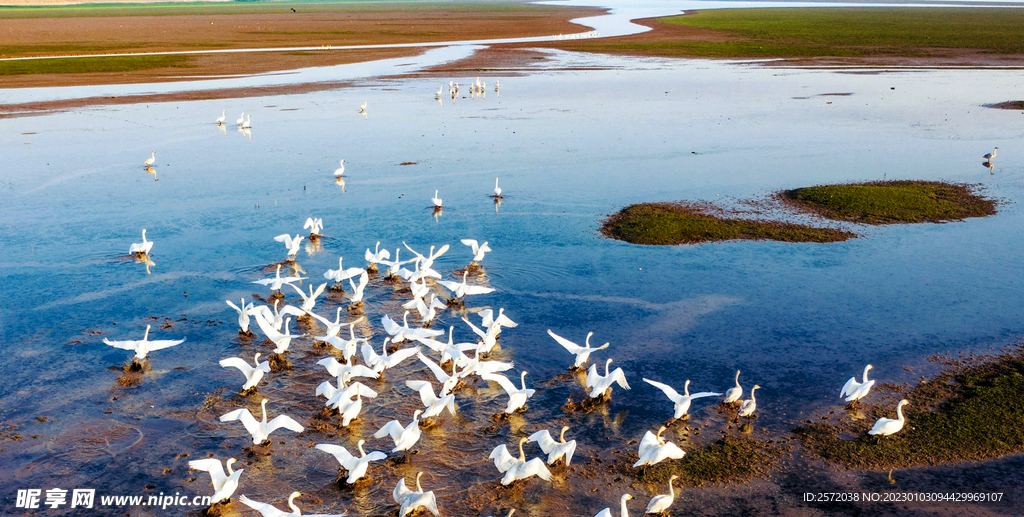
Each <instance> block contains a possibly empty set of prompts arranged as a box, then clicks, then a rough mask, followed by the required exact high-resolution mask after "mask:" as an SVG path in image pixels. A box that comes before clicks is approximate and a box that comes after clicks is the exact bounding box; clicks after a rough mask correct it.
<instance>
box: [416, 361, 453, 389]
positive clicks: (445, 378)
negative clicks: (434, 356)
mask: <svg viewBox="0 0 1024 517" xmlns="http://www.w3.org/2000/svg"><path fill="white" fill-rule="evenodd" d="M416 357H418V358H419V360H420V362H422V363H423V364H425V365H426V366H427V368H428V369H430V371H431V372H433V374H434V376H435V377H437V382H440V383H441V391H440V393H451V392H452V390H454V389H455V386H457V385H458V384H459V380H460V379H462V375H461V374H460V373H459V372H458V371H457V369H456V368H457V366H458V364H457V363H455V362H452V373H451V375H449V374H448V372H446V371H444V369H442V368H441V366H440V365H438V364H437V363H435V362H434V361H432V360H431V359H429V358H428V357H427V356H425V355H423V354H417V355H416Z"/></svg>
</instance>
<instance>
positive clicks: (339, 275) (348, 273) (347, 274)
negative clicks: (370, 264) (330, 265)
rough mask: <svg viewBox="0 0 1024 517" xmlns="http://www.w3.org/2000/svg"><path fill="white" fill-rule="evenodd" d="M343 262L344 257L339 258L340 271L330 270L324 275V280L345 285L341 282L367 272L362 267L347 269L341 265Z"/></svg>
mask: <svg viewBox="0 0 1024 517" xmlns="http://www.w3.org/2000/svg"><path fill="white" fill-rule="evenodd" d="M341 260H342V257H338V269H328V270H327V272H326V273H324V278H326V279H328V280H334V281H335V282H337V283H338V285H343V284H341V282H343V281H345V280H347V279H349V278H353V277H357V276H359V274H360V273H365V272H366V270H365V269H363V268H361V267H350V268H348V269H345V268H344V267H342V265H341Z"/></svg>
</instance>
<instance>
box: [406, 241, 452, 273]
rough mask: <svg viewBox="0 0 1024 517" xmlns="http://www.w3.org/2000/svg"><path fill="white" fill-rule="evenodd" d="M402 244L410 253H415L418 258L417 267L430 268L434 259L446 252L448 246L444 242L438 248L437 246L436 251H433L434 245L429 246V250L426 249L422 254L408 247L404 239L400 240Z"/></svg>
mask: <svg viewBox="0 0 1024 517" xmlns="http://www.w3.org/2000/svg"><path fill="white" fill-rule="evenodd" d="M402 245H403V246H405V249H407V250H409V252H410V253H412V254H413V255H416V258H418V259H420V262H419V264H417V269H430V268H431V267H433V265H434V261H435V260H437V259H439V258H441V256H442V255H444V254H445V253H448V249H449V248H450V246H449V245H447V244H445V245H443V246H441V247H440V248H437V251H436V252H435V251H434V248H435V247H436V246H431V247H430V251H428V252H427V254H426V256H424V255H423V254H421V253H420V252H418V251H416V250H414V249H412V248H410V247H409V245H408V244H406V243H405V241H402ZM414 260H415V259H414Z"/></svg>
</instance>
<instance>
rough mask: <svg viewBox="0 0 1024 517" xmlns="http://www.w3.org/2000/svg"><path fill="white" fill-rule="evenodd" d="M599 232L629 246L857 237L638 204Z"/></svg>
mask: <svg viewBox="0 0 1024 517" xmlns="http://www.w3.org/2000/svg"><path fill="white" fill-rule="evenodd" d="M601 233H603V234H604V235H606V236H608V237H612V238H614V239H619V240H623V241H626V242H629V243H632V244H654V245H666V244H697V243H701V242H718V241H730V240H773V241H783V242H839V241H845V240H847V239H851V238H854V237H856V236H857V235H856V234H854V233H852V232H848V231H844V230H837V229H834V228H816V227H813V226H806V225H802V224H794V223H785V222H779V221H765V220H757V219H740V218H732V217H726V216H724V215H718V214H715V213H712V211H711V210H710V209H708V208H707V207H701V206H698V205H695V204H689V203H640V204H636V205H630V206H627V207H625V208H623V209H622V210H620V211H619V212H618V213H616V214H613V215H612V216H610V217H609V218H608V219H607V220H606V221H605V222H604V224H603V225H602V227H601Z"/></svg>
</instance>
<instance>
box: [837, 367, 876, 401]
mask: <svg viewBox="0 0 1024 517" xmlns="http://www.w3.org/2000/svg"><path fill="white" fill-rule="evenodd" d="M872 368H874V367H873V366H871V365H870V364H869V365H867V366H865V367H864V380H863V381H861V382H857V377H850V380H848V381H846V384H844V385H843V389H842V390H841V391H840V392H839V396H840V397H846V401H847V402H856V401H858V400H860V399H862V398H864V397H866V396H867V395H868V392H869V391H871V387H872V386H874V385H875V380H874V379H871V380H868V370H870V369H872Z"/></svg>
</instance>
